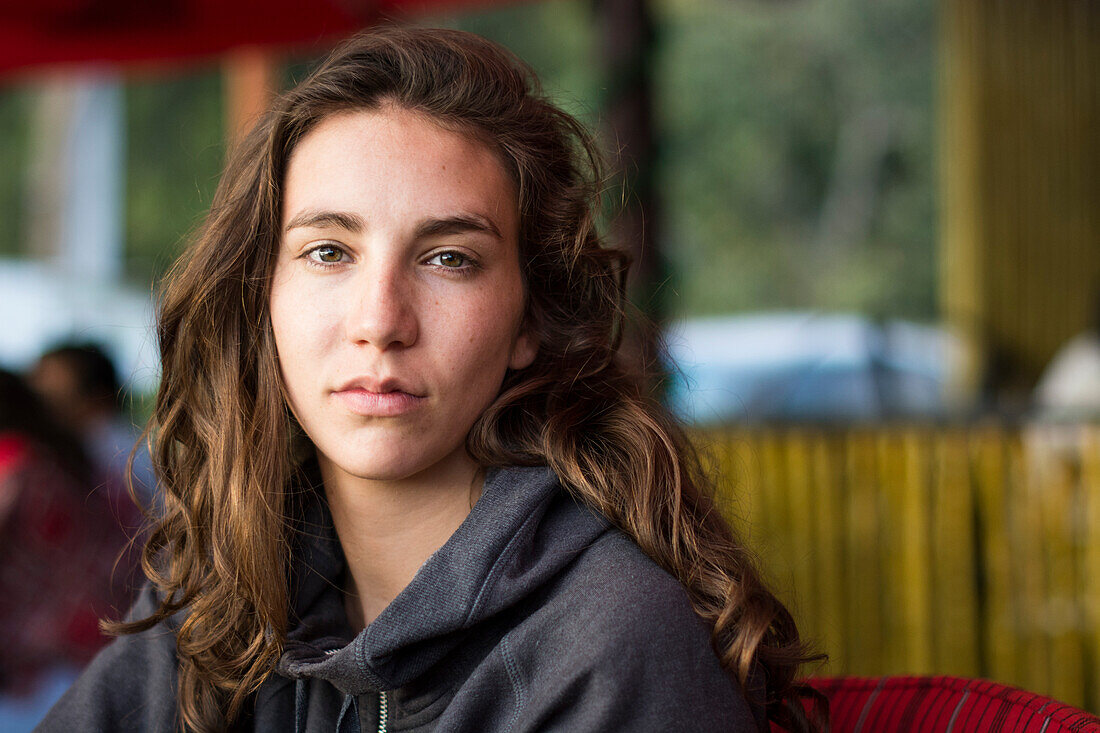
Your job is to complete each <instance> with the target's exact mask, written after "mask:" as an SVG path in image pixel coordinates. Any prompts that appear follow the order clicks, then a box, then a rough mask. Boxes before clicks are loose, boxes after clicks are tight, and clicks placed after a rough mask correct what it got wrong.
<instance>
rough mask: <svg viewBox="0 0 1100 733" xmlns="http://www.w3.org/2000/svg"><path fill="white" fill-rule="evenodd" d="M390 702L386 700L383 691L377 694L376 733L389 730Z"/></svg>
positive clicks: (384, 732) (383, 732)
mask: <svg viewBox="0 0 1100 733" xmlns="http://www.w3.org/2000/svg"><path fill="white" fill-rule="evenodd" d="M389 717H390V701H389V700H388V699H386V693H385V691H382V692H379V693H378V733H386V731H387V730H388V729H389Z"/></svg>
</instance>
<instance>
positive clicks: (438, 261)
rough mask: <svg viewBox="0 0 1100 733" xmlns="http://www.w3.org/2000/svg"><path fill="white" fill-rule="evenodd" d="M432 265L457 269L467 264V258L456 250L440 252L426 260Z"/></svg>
mask: <svg viewBox="0 0 1100 733" xmlns="http://www.w3.org/2000/svg"><path fill="white" fill-rule="evenodd" d="M428 262H430V263H431V264H433V265H441V266H443V267H447V268H452V269H455V270H457V269H459V268H460V267H462V266H463V265H465V264H467V262H468V260H467V258H466V255H463V254H460V253H458V252H441V253H439V254H437V255H436V256H435V257H433V258H431V259H430V260H428Z"/></svg>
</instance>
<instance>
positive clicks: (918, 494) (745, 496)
mask: <svg viewBox="0 0 1100 733" xmlns="http://www.w3.org/2000/svg"><path fill="white" fill-rule="evenodd" d="M705 440H706V442H708V443H709V445H710V447H711V449H712V452H713V455H714V457H715V459H716V460H717V461H718V464H719V465H718V467H719V469H720V471H721V473H722V475H723V476H724V477H725V478H726V479H728V486H727V487H726V488H724V489H723V492H722V494H721V499H722V503H723V510H724V511H725V512H727V513H728V515H729V516H730V517H731V519H733V521H734V523H735V524H736V525H737V526H739V527H740V528H741V530H742V532H743V533H744V535H745V536H746V538H747V540H748V541H749V542H750V544H751V545H752V546H753V548H754V549H755V550H756V551H757V552H758V553H759V555H760V558H761V563H762V565H763V567H764V570H765V575H767V576H768V578H769V579H770V581H771V582H772V584H773V586H774V587H775V588H776V590H777V591H778V592H779V594H780V596H781V597H782V598H783V599H784V600H785V601H786V602H787V603H788V604H789V605H790V607H791V609H792V611H793V612H794V614H795V617H796V619H797V620H798V621H799V624H800V628H801V629H802V630H803V632H804V633H805V635H806V636H807V637H809V638H810V639H811V640H813V641H814V642H816V643H817V645H818V646H819V647H820V648H821V650H822V651H825V652H826V653H827V654H828V655H829V661H828V662H827V664H826V666H825V667H824V669H823V670H822V671H821V673H822V674H860V675H881V674H930V673H934V674H953V675H964V676H971V677H976V676H980V677H988V678H991V679H995V680H998V681H1001V682H1006V683H1009V684H1014V685H1018V686H1021V687H1024V688H1027V689H1029V690H1033V691H1035V692H1039V693H1043V694H1047V695H1050V696H1052V697H1055V698H1057V699H1060V700H1063V701H1065V702H1068V703H1070V704H1073V705H1077V706H1080V707H1084V708H1086V709H1090V710H1094V711H1095V710H1098V709H1100V426H1095V425H1093V426H1068V425H1059V426H1055V425H1037V426H1030V427H1027V426H1025V427H1021V428H1005V427H998V426H988V427H986V426H976V427H975V426H969V427H966V428H961V427H960V428H952V427H935V428H933V427H900V426H898V427H875V428H873V429H872V428H866V429H832V430H830V429H814V428H793V427H787V428H758V429H742V430H729V431H723V432H713V433H709V434H707V435H706V436H705Z"/></svg>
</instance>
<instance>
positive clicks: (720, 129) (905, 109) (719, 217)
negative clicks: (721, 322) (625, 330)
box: [655, 0, 935, 319]
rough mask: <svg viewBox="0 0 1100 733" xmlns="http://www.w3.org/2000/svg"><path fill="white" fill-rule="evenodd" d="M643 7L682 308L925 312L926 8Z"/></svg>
mask: <svg viewBox="0 0 1100 733" xmlns="http://www.w3.org/2000/svg"><path fill="white" fill-rule="evenodd" d="M655 7H656V8H657V10H658V24H659V25H660V26H661V27H662V38H663V43H662V46H661V54H662V55H661V58H660V59H659V60H658V63H657V64H656V68H657V69H658V79H657V98H658V99H659V100H660V102H659V104H658V107H657V110H658V120H659V125H660V128H659V129H660V131H661V134H662V139H663V148H662V150H663V161H662V164H661V166H660V172H659V174H658V177H659V179H660V180H661V182H662V186H663V188H664V192H665V196H666V201H667V205H666V212H667V213H666V216H665V222H664V223H665V229H664V230H663V232H662V236H663V239H664V241H665V242H666V247H665V249H666V251H667V252H668V253H669V255H670V257H672V259H673V261H674V271H675V272H676V273H677V275H678V289H679V292H680V296H681V297H680V308H681V310H682V312H683V313H686V314H698V313H713V312H728V311H734V310H744V309H756V308H782V307H786V308H789V307H819V308H843V309H847V308H852V309H859V310H863V311H867V312H871V313H873V314H877V315H896V316H908V317H916V318H922V319H928V318H931V317H933V316H934V315H935V310H934V304H935V294H934V275H935V268H934V263H933V241H934V232H935V221H934V198H933V197H934V185H933V169H932V161H933V154H932V130H933V124H934V116H933V106H932V95H933V79H934V58H933V45H932V44H933V36H934V7H933V3H932V2H930V0H876V1H875V2H869V1H868V0H803V1H801V2H765V1H764V0H756V1H749V0H743V1H740V2H730V1H729V0H656V1H655Z"/></svg>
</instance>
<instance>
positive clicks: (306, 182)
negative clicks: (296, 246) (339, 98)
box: [282, 105, 518, 231]
mask: <svg viewBox="0 0 1100 733" xmlns="http://www.w3.org/2000/svg"><path fill="white" fill-rule="evenodd" d="M282 208H283V212H282V218H283V226H284V227H285V226H287V225H288V224H289V223H290V222H291V221H292V220H293V219H295V217H300V216H301V215H302V213H303V212H307V211H349V212H358V214H359V215H360V216H362V217H363V218H364V219H365V220H367V221H368V222H369V221H370V220H371V219H374V218H376V217H384V216H387V215H393V216H398V215H403V216H406V217H407V216H409V215H412V214H416V215H427V214H448V215H450V214H454V213H460V212H467V213H470V214H473V215H476V216H482V217H485V218H488V219H491V220H493V221H494V222H497V223H498V225H499V226H500V227H501V228H502V230H504V229H507V230H510V231H516V230H517V228H518V202H517V200H516V186H515V183H514V182H513V179H512V177H511V176H510V175H509V174H508V172H507V171H506V170H505V167H504V166H503V165H502V163H501V161H500V158H499V156H498V155H497V153H496V151H494V150H492V149H491V148H490V147H489V146H488V145H486V144H485V143H484V142H482V141H481V140H480V139H478V138H476V137H474V136H472V135H469V134H466V133H463V132H458V131H455V130H452V129H448V128H446V127H444V126H442V125H440V124H438V123H437V122H436V121H435V120H434V119H432V118H430V117H429V116H427V115H425V114H423V113H419V112H414V111H410V110H406V109H404V108H401V107H396V106H392V105H390V106H386V107H383V108H379V109H377V110H357V111H351V112H341V113H336V114H333V115H330V116H328V117H326V118H325V119H323V120H321V121H320V122H319V123H318V124H317V125H316V126H315V127H314V128H313V129H311V130H310V131H309V132H308V133H307V134H306V135H304V136H303V138H302V139H301V140H300V141H299V143H298V144H297V145H296V146H295V150H294V152H293V154H292V155H291V157H290V159H289V161H288V165H287V168H286V176H285V181H284V186H283V207H282Z"/></svg>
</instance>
